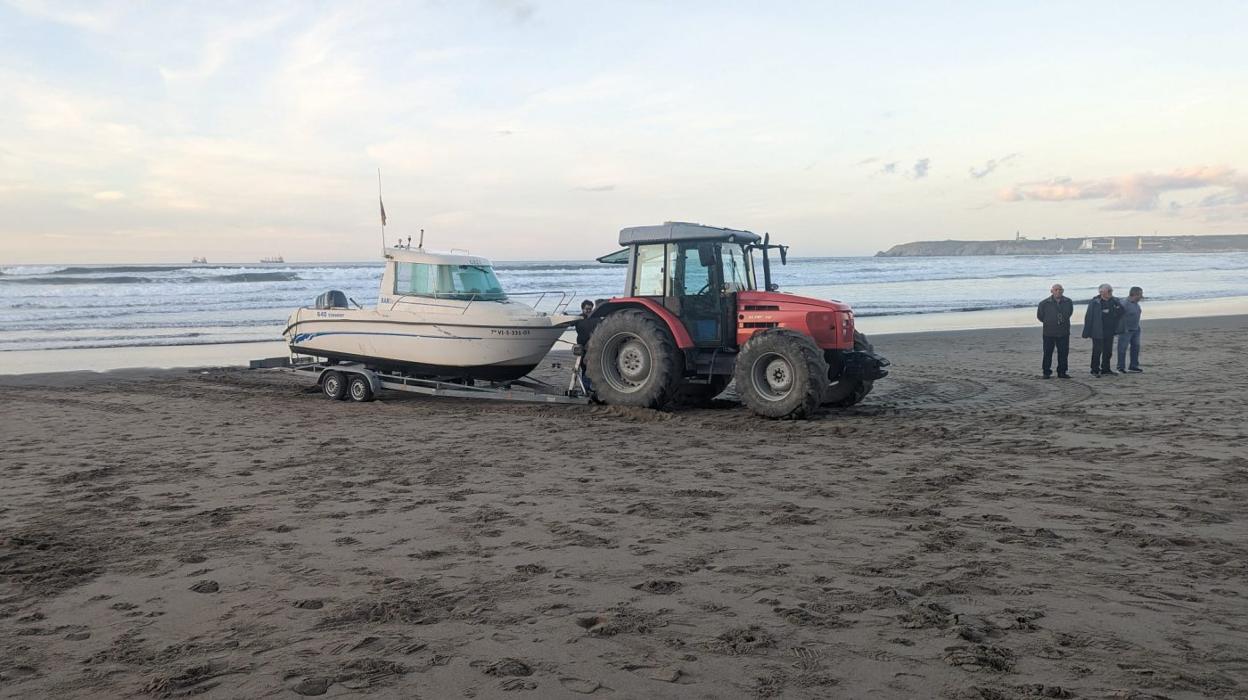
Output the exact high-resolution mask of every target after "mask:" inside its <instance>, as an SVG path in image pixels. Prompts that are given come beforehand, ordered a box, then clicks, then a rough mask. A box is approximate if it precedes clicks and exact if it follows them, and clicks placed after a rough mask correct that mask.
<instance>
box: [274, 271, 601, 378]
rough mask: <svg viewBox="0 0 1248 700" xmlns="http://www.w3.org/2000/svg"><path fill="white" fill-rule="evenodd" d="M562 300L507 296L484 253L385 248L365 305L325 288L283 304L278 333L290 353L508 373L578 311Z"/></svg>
mask: <svg viewBox="0 0 1248 700" xmlns="http://www.w3.org/2000/svg"><path fill="white" fill-rule="evenodd" d="M547 294H549V293H547ZM554 294H559V293H554ZM568 300H569V297H568V296H567V295H563V296H562V297H561V298H559V299H558V303H557V304H556V305H555V308H554V311H553V312H552V313H545V312H541V311H537V310H536V309H534V308H533V306H529V305H527V304H524V303H522V302H520V301H517V300H515V299H513V298H509V297H508V295H507V293H506V292H504V291H503V288H502V285H500V284H499V282H498V278H497V277H496V276H495V275H494V269H493V266H492V265H491V264H490V261H489V260H486V259H485V258H481V257H477V256H473V255H459V254H444V253H432V252H427V251H425V250H423V249H421V248H410V247H407V248H402V247H400V248H389V249H387V250H386V266H385V271H384V272H383V273H382V277H381V292H380V295H379V298H378V301H377V307H376V308H375V309H365V308H361V307H360V306H359V305H358V304H354V302H353V301H352V300H349V299H348V298H347V296H346V295H345V294H343V293H342V292H340V291H329V292H326V293H324V294H322V295H320V296H319V297H317V300H316V304H315V305H314V306H311V307H304V308H301V309H297V310H296V311H295V312H294V313H292V314H291V316H290V318H289V319H288V321H287V323H286V330H285V331H283V333H282V335H283V336H284V337H285V339H286V342H287V344H288V345H289V346H290V350H291V352H292V353H295V354H300V355H310V356H312V357H320V358H325V359H328V360H331V361H333V360H339V361H351V362H360V363H362V364H364V365H366V366H368V367H372V368H376V369H386V370H391V371H400V372H404V373H407V374H411V375H416V376H425V377H439V378H458V379H482V380H490V381H509V380H514V379H519V378H520V377H523V376H524V375H526V374H528V373H529V372H531V371H532V370H533V368H534V367H536V366H537V364H538V363H539V362H541V360H542V358H543V357H545V356H546V354H547V353H548V352H550V348H551V347H552V346H553V345H554V344H555V342H556V341H557V340H558V339H559V336H561V335H562V334H563V332H564V331H565V330H566V328H567V326H568V325H569V324H570V323H572V322H574V321H575V320H576V319H577V318H579V317H574V316H569V315H566V314H563V313H561V312H562V311H563V310H564V308H566V305H567V302H568ZM352 304H354V306H355V308H352V307H351V305H352ZM539 304H540V300H539V302H537V303H535V306H536V305H539Z"/></svg>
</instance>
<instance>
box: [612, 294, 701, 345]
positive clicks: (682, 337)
mask: <svg viewBox="0 0 1248 700" xmlns="http://www.w3.org/2000/svg"><path fill="white" fill-rule="evenodd" d="M636 308H642V309H645V310H646V311H649V312H650V313H652V314H654V315H655V316H658V317H659V319H660V320H662V321H663V323H664V324H665V325H666V326H667V330H668V331H669V332H670V333H671V334H672V340H674V341H676V347H678V348H680V349H681V350H688V349H689V348H692V347H693V337H692V336H690V335H689V331H688V330H687V329H686V328H685V324H683V323H681V322H680V319H679V318H677V317H676V314H674V313H672V312H671V311H668V310H667V309H666V308H664V307H663V305H662V304H660V303H658V302H657V301H655V300H653V299H647V298H646V297H617V298H614V299H611V300H609V301H608V302H607V303H605V304H603V305H601V306H599V307H598V308H596V309H594V313H593V314H591V315H590V318H605V317H606V316H607V315H609V314H613V313H615V312H616V311H619V310H620V309H636Z"/></svg>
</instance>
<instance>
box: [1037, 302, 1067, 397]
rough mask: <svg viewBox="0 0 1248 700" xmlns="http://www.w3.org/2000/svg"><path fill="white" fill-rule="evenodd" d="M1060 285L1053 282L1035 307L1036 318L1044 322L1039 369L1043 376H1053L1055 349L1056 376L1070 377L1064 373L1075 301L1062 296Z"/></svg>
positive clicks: (1047, 377) (1046, 377)
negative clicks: (1042, 356) (1055, 351)
mask: <svg viewBox="0 0 1248 700" xmlns="http://www.w3.org/2000/svg"><path fill="white" fill-rule="evenodd" d="M1064 291H1065V290H1064V289H1063V288H1062V285H1060V284H1055V285H1053V287H1052V288H1050V289H1049V292H1050V294H1049V296H1047V297H1045V298H1044V299H1042V300H1041V301H1040V304H1039V305H1037V307H1036V320H1038V321H1040V323H1042V324H1044V330H1043V331H1042V336H1043V338H1044V359H1043V361H1042V362H1041V364H1040V370H1041V371H1042V372H1043V373H1044V378H1045V379H1049V378H1050V377H1052V376H1053V351H1054V350H1057V376H1058V377H1060V378H1062V379H1070V375H1069V374H1067V373H1066V371H1067V369H1069V368H1068V367H1067V358H1069V356H1070V317H1071V316H1073V315H1074V314H1075V303H1074V302H1073V301H1071V300H1070V299H1069V298H1068V297H1066V296H1063V294H1062V293H1063V292H1064Z"/></svg>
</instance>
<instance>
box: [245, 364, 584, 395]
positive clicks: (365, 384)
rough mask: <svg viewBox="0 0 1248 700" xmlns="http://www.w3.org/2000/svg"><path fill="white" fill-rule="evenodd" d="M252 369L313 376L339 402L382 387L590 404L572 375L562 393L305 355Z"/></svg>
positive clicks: (534, 383)
mask: <svg viewBox="0 0 1248 700" xmlns="http://www.w3.org/2000/svg"><path fill="white" fill-rule="evenodd" d="M251 368H252V369H273V370H277V371H281V372H290V373H294V374H298V375H301V376H309V377H313V378H315V383H316V386H318V387H319V388H320V391H321V393H323V394H324V395H325V396H326V397H328V398H331V399H337V400H339V401H345V400H351V401H359V402H365V401H372V400H373V399H374V398H376V396H377V394H379V393H380V392H381V391H382V390H383V389H389V390H391V391H406V392H408V393H412V394H423V395H425V396H447V397H452V398H457V399H490V400H493V401H524V402H529V403H557V404H573V405H585V404H588V403H589V402H590V399H589V397H588V396H587V395H586V392H585V391H584V389H583V387H581V386H580V382H579V381H578V379H579V377H578V376H576V375H575V370H574V376H573V380H572V382H571V384H570V385H569V387H568V389H567V390H566V391H564V390H560V389H559V388H558V387H555V386H553V385H551V384H547V383H545V382H542V381H539V380H537V379H532V378H529V377H524V378H521V379H515V380H512V381H508V382H472V381H468V382H460V381H450V380H445V379H431V378H426V377H412V376H409V375H405V374H402V373H399V372H387V371H382V370H377V369H370V368H368V367H365V366H364V365H362V364H360V363H357V362H338V363H334V364H330V363H328V362H323V361H320V360H316V359H315V358H310V357H299V356H295V357H274V358H265V359H263V360H252V361H251Z"/></svg>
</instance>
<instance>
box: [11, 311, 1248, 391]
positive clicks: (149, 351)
mask: <svg viewBox="0 0 1248 700" xmlns="http://www.w3.org/2000/svg"><path fill="white" fill-rule="evenodd" d="M1081 304H1082V302H1078V301H1076V302H1075V318H1074V319H1072V327H1073V328H1076V329H1077V328H1078V327H1079V325H1080V318H1081V316H1080V313H1081V312H1080V307H1081ZM1145 304H1146V305H1145V311H1144V313H1145V316H1144V323H1145V324H1146V327H1147V324H1150V323H1152V322H1155V321H1165V320H1174V319H1187V318H1218V317H1226V316H1240V315H1245V314H1248V297H1222V298H1216V299H1199V300H1190V301H1159V302H1148V301H1147V299H1146V300H1145ZM1193 307H1199V313H1190V312H1189V309H1191V308H1193ZM856 325H857V328H858V329H859V330H861V331H862V332H863V333H866V334H867V335H868V336H869V337H875V336H891V335H897V334H909V333H936V332H943V331H988V330H996V329H1006V328H1015V329H1017V328H1031V327H1036V328H1039V326H1038V325H1037V323H1036V321H1035V316H1034V311H1033V309H1032V308H1031V307H1026V308H1012V309H988V310H981V311H957V312H949V313H933V314H909V315H897V316H866V317H861V318H858V319H856ZM1072 335H1073V336H1076V337H1077V336H1078V333H1072ZM567 337H568V334H565V338H567ZM560 348H561V346H560V345H556V346H555V350H553V351H552V352H557V351H558V350H559V349H560ZM286 354H288V351H287V349H286V344H285V343H283V342H282V341H280V340H272V341H254V342H245V343H203V344H198V345H145V346H133V347H121V348H66V349H59V350H11V351H6V352H0V376H15V375H25V374H49V373H58V372H111V371H115V370H122V369H194V368H203V367H245V366H246V365H247V363H248V362H249V361H250V360H254V359H257V358H261V357H279V356H284V355H286Z"/></svg>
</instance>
